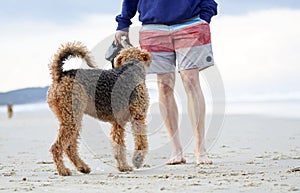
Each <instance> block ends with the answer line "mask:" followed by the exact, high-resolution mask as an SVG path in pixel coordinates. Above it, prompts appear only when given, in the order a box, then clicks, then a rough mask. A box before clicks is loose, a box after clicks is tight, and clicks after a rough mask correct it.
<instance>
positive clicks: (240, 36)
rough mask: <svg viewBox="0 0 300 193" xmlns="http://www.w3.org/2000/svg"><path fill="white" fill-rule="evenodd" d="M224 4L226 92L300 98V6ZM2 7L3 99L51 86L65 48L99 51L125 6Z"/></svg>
mask: <svg viewBox="0 0 300 193" xmlns="http://www.w3.org/2000/svg"><path fill="white" fill-rule="evenodd" d="M217 2H218V3H219V15H218V16H217V17H215V18H214V19H213V21H212V23H211V28H212V36H213V48H214V54H215V60H216V62H217V65H218V67H219V69H220V71H221V74H222V76H223V79H224V83H225V86H226V90H227V91H228V92H229V93H234V92H235V91H237V92H244V91H245V90H253V91H255V92H264V91H268V92H270V91H274V92H292V91H299V92H300V87H299V86H298V85H299V84H296V82H299V81H300V78H299V75H298V74H299V70H300V67H299V66H300V65H299V61H300V58H299V47H300V38H299V34H300V27H299V25H297V23H298V22H299V20H300V1H299V0H252V1H242V0H219V1H217ZM0 3H1V6H0V22H1V30H0V42H1V44H0V58H1V60H0V67H1V70H0V92H5V91H9V90H14V89H19V88H25V87H36V86H47V85H49V84H50V83H51V79H50V75H49V70H48V66H47V65H48V64H49V62H50V59H51V57H52V56H53V54H54V52H55V51H56V50H57V48H58V46H60V44H62V43H65V42H66V41H74V40H78V41H82V42H83V43H84V44H86V45H87V46H88V47H89V48H93V47H94V46H95V45H96V44H97V43H98V42H100V41H101V40H103V39H104V38H106V37H108V36H109V35H112V34H113V33H114V32H115V28H116V23H115V20H114V18H115V15H116V14H118V13H119V10H120V5H121V1H118V0H113V1H107V0H85V1H83V0H0ZM134 21H135V22H134V24H135V25H139V23H138V22H137V18H135V19H134ZM243 88H244V90H243Z"/></svg>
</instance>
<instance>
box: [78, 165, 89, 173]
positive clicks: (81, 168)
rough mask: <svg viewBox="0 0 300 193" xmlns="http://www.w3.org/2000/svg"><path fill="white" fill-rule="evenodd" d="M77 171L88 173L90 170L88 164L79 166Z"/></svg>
mask: <svg viewBox="0 0 300 193" xmlns="http://www.w3.org/2000/svg"><path fill="white" fill-rule="evenodd" d="M78 171H80V172H81V173H84V174H89V173H90V172H91V169H90V168H89V167H88V166H84V167H79V168H78Z"/></svg>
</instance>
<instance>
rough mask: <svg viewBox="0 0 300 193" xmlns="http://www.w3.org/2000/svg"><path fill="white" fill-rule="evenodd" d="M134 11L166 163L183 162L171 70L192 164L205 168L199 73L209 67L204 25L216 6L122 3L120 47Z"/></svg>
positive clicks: (198, 1)
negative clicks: (153, 81) (183, 100)
mask: <svg viewBox="0 0 300 193" xmlns="http://www.w3.org/2000/svg"><path fill="white" fill-rule="evenodd" d="M137 11H138V12H139V20H140V21H141V22H142V28H141V30H140V34H139V41H140V46H141V48H142V49H145V50H147V51H149V52H150V53H151V54H152V57H153V61H152V63H151V65H150V67H149V69H148V73H149V74H157V82H158V91H159V101H160V103H159V104H160V112H161V114H162V116H163V119H164V123H165V126H166V128H167V130H168V133H169V135H170V137H171V142H172V148H173V152H172V156H171V158H170V160H169V161H168V163H167V164H170V165H174V164H182V163H186V159H185V158H184V155H183V149H182V145H181V142H180V139H179V134H178V109H177V104H176V101H175V98H174V85H175V76H176V75H175V73H176V71H179V73H180V76H181V79H182V82H183V85H184V88H185V92H186V94H187V97H188V113H189V117H190V120H191V122H192V126H193V130H194V139H195V152H194V153H195V156H196V163H197V164H211V163H212V160H210V159H209V158H208V156H207V152H206V149H205V128H204V125H205V124H204V123H205V100H204V96H203V94H202V90H201V85H200V81H199V71H200V70H203V69H205V68H207V67H210V66H212V65H213V64H214V61H213V54H212V49H211V37H210V27H209V23H210V21H211V18H212V17H213V16H214V15H216V14H217V3H216V2H215V1H213V0H176V1H174V0H151V1H150V0H123V4H122V10H121V14H120V15H118V16H117V17H116V21H117V22H118V27H117V32H116V34H115V42H116V43H121V38H122V37H123V36H125V37H127V39H129V26H130V25H131V24H132V22H131V19H132V18H133V17H134V16H135V14H136V12H137ZM176 65H177V69H176ZM183 129H184V128H183Z"/></svg>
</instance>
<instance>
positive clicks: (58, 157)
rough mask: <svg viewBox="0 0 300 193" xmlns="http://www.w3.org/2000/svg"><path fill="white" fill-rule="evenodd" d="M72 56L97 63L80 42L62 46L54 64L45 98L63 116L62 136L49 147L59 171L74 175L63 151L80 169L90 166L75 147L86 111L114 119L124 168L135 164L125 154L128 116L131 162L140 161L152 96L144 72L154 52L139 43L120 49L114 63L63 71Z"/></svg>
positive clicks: (119, 165)
mask: <svg viewBox="0 0 300 193" xmlns="http://www.w3.org/2000/svg"><path fill="white" fill-rule="evenodd" d="M72 57H80V58H82V59H84V60H85V62H86V63H87V64H88V66H90V67H92V68H95V65H94V62H93V61H92V59H91V57H90V53H89V51H88V50H87V48H86V47H85V46H83V45H82V44H81V43H78V42H77V43H76V42H75V43H67V44H66V45H65V46H62V47H61V48H60V49H59V50H58V52H57V54H56V55H55V56H54V59H53V62H52V64H51V65H50V71H51V75H52V79H53V82H52V84H51V86H50V87H49V90H48V96H47V101H48V104H49V106H50V108H51V109H52V111H53V112H54V113H55V115H56V116H57V118H58V121H59V132H58V137H57V139H56V141H55V142H54V144H53V145H52V147H51V152H52V155H53V160H54V163H55V164H56V168H57V170H58V173H59V174H60V175H62V176H68V175H71V171H70V170H69V169H68V168H66V166H65V165H64V163H63V153H65V154H66V155H67V156H68V158H69V159H70V160H71V162H72V163H73V164H74V166H75V167H76V169H77V170H78V171H80V172H82V173H89V172H90V168H89V167H88V165H87V164H85V163H84V162H83V161H82V159H81V158H80V157H79V155H78V150H77V146H78V144H77V140H78V137H79V132H80V128H81V121H82V117H83V115H84V114H87V115H90V116H92V117H94V118H97V119H99V120H101V121H105V122H109V123H111V125H112V128H111V140H112V145H113V152H114V157H115V159H116V160H117V168H118V169H119V171H122V172H124V171H131V170H132V167H130V166H129V165H128V163H127V160H126V147H125V141H124V136H125V129H124V128H125V125H126V123H127V122H130V123H131V127H132V133H133V135H134V141H135V151H134V155H133V158H132V162H133V165H134V166H135V167H137V168H139V167H141V166H142V164H143V162H144V158H145V154H146V153H147V149H148V141H147V135H146V115H147V110H148V102H149V97H148V90H147V88H146V84H145V77H146V67H147V66H149V64H150V62H151V56H150V54H149V53H148V52H146V51H143V50H139V49H138V48H129V49H124V50H123V51H122V52H121V53H120V54H119V55H118V57H117V58H116V60H115V66H116V67H117V68H115V69H110V70H102V69H74V70H68V71H63V65H64V62H65V61H66V60H68V59H69V58H72Z"/></svg>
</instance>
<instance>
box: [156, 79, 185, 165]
mask: <svg viewBox="0 0 300 193" xmlns="http://www.w3.org/2000/svg"><path fill="white" fill-rule="evenodd" d="M157 82H158V91H159V102H160V103H159V107H160V112H161V115H162V117H163V120H164V123H165V126H166V128H167V131H168V133H169V135H170V138H171V143H172V148H173V151H172V156H171V159H170V161H169V162H168V163H167V164H170V165H173V164H181V163H185V162H186V160H185V159H184V157H183V152H182V146H181V144H180V139H179V133H178V109H177V104H176V101H175V97H174V86H175V73H166V74H158V75H157Z"/></svg>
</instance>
